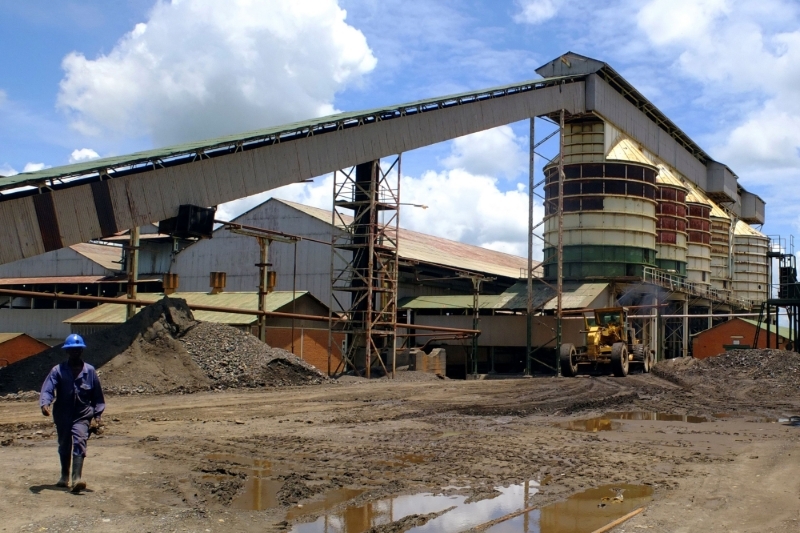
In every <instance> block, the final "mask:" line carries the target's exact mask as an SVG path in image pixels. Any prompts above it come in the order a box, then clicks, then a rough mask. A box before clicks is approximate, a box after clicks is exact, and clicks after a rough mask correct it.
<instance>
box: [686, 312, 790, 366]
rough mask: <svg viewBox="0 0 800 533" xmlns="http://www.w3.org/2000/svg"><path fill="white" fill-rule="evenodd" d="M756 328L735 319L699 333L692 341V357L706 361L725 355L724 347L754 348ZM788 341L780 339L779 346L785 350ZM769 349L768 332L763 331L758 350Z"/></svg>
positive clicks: (773, 333)
mask: <svg viewBox="0 0 800 533" xmlns="http://www.w3.org/2000/svg"><path fill="white" fill-rule="evenodd" d="M755 333H756V327H755V326H754V325H752V324H748V323H747V322H745V321H744V320H740V319H738V318H734V319H732V320H729V321H727V322H724V323H722V324H720V325H718V326H716V327H713V328H711V329H708V330H706V331H703V332H702V333H698V334H697V335H696V336H695V337H694V340H693V341H692V355H693V356H694V357H695V359H705V358H707V357H713V356H715V355H719V354H721V353H725V348H724V346H726V345H734V344H740V345H745V346H752V344H753V338H754V337H755ZM737 341H738V342H737ZM774 343H775V330H774V329H773V330H772V344H773V347H774ZM785 345H786V339H784V338H783V337H778V346H779V347H780V348H783V347H784V346H785ZM766 347H767V332H766V330H762V331H761V334H760V335H759V336H758V346H757V348H766Z"/></svg>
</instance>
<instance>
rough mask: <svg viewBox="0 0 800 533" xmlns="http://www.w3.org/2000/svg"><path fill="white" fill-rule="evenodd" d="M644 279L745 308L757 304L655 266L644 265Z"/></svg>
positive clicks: (675, 289) (666, 287)
mask: <svg viewBox="0 0 800 533" xmlns="http://www.w3.org/2000/svg"><path fill="white" fill-rule="evenodd" d="M643 279H644V281H645V282H646V283H652V284H653V285H658V286H659V287H664V288H665V289H670V290H672V291H677V292H684V293H687V294H692V295H694V296H699V297H702V298H708V299H710V300H716V301H719V302H723V303H728V304H732V305H735V306H738V307H741V308H744V309H752V308H753V306H754V305H756V302H753V301H752V300H744V299H742V298H734V297H732V296H730V292H729V291H724V290H720V289H717V288H716V287H710V286H709V285H706V284H704V283H697V282H694V281H689V280H687V279H686V278H684V277H683V276H678V275H676V274H671V273H669V272H665V271H663V270H661V269H658V268H654V267H644V276H643Z"/></svg>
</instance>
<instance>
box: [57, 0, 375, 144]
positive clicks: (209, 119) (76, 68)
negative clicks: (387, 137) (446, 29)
mask: <svg viewBox="0 0 800 533" xmlns="http://www.w3.org/2000/svg"><path fill="white" fill-rule="evenodd" d="M345 17H346V12H345V11H344V10H343V9H341V8H340V7H339V6H338V4H337V1H336V0H305V1H303V2H296V1H293V0H272V1H263V0H262V1H256V0H232V1H230V2H218V1H216V0H190V1H187V0H173V1H172V2H171V3H167V2H158V3H157V4H156V5H155V7H154V8H153V10H152V11H151V13H150V16H149V20H148V21H147V22H146V23H141V24H137V25H136V27H135V28H134V29H133V30H132V31H131V32H130V33H128V34H126V35H125V36H124V37H122V38H121V39H120V41H119V42H118V43H117V44H116V45H115V47H114V48H113V50H112V51H111V52H110V53H109V54H108V55H103V56H100V57H98V58H96V59H87V58H86V57H84V56H83V55H82V54H80V53H77V52H73V53H70V54H69V55H67V56H66V57H65V58H64V60H63V63H62V66H63V68H64V71H65V76H64V78H63V80H62V81H61V88H60V93H59V97H58V105H59V106H60V107H61V108H62V109H64V110H66V111H67V112H68V113H69V114H70V116H71V119H72V125H73V126H74V127H75V128H77V129H78V130H79V131H80V132H82V133H84V134H91V135H101V134H102V135H107V134H109V133H110V134H116V135H119V136H149V137H151V138H152V140H153V141H154V142H155V143H156V144H170V143H177V142H182V141H187V140H194V139H202V138H205V137H209V136H216V135H223V134H231V133H238V132H241V131H247V130H253V129H258V128H264V127H267V126H271V125H276V124H283V123H286V122H292V121H296V120H300V119H306V118H309V117H313V116H321V115H326V114H330V113H333V112H334V111H335V107H334V105H333V101H334V96H335V94H336V93H337V92H338V91H341V90H342V89H344V88H345V87H347V86H348V85H351V84H354V83H358V82H359V81H360V80H361V79H362V77H363V76H364V75H365V74H366V73H368V72H370V71H371V70H372V69H373V68H374V67H375V64H376V59H375V57H374V56H373V55H372V52H371V50H370V48H369V46H368V45H367V42H366V38H365V37H364V35H363V34H362V33H361V32H360V31H359V30H357V29H355V28H353V27H352V26H350V25H348V24H347V23H346V22H345Z"/></svg>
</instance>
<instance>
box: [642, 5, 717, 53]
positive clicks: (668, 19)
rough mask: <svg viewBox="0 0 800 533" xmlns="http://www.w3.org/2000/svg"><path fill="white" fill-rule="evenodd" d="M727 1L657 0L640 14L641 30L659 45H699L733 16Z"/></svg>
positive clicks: (645, 7) (711, 36) (646, 6)
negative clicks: (720, 20) (724, 17)
mask: <svg viewBox="0 0 800 533" xmlns="http://www.w3.org/2000/svg"><path fill="white" fill-rule="evenodd" d="M728 4H729V2H728V1H727V0H653V1H651V2H650V3H648V4H647V5H645V6H644V7H643V8H642V9H641V10H640V11H639V13H638V14H637V20H638V23H639V26H640V27H641V28H642V29H643V30H645V32H647V35H648V37H649V38H650V40H651V41H652V42H653V43H654V44H656V45H665V44H672V43H676V42H687V43H688V42H693V41H694V42H696V41H698V40H706V39H711V38H713V35H709V30H710V29H711V26H712V24H713V23H714V21H715V20H716V19H717V18H718V17H720V16H722V15H724V14H725V13H727V12H729V10H730V6H729V5H728Z"/></svg>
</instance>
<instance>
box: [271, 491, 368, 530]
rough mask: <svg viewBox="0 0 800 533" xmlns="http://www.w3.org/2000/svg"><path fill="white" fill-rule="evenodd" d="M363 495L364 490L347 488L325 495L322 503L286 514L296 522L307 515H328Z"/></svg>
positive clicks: (308, 505) (310, 504)
mask: <svg viewBox="0 0 800 533" xmlns="http://www.w3.org/2000/svg"><path fill="white" fill-rule="evenodd" d="M363 493H364V490H363V489H347V488H341V489H336V490H332V491H329V492H327V493H326V494H325V497H324V498H323V499H322V500H320V501H316V502H312V503H309V504H307V505H305V506H303V507H295V508H293V509H291V510H289V512H288V513H286V520H294V519H295V518H299V517H301V516H305V515H314V514H318V513H326V512H328V511H330V510H331V509H333V508H334V507H336V506H338V505H341V504H343V503H344V502H347V501H350V500H352V499H353V498H357V497H358V496H361V495H362V494H363ZM348 509H349V508H348ZM326 516H327V515H326ZM302 525H304V526H305V525H308V524H302ZM313 531H316V530H313ZM320 531H323V530H320Z"/></svg>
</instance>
